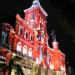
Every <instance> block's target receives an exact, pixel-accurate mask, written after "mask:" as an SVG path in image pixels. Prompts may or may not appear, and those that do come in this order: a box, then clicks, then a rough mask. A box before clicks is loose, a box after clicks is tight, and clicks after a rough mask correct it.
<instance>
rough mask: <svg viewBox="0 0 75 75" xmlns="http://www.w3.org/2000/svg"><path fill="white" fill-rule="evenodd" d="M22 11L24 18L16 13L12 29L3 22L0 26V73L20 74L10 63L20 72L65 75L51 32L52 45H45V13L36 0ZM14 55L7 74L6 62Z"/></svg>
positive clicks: (61, 54)
mask: <svg viewBox="0 0 75 75" xmlns="http://www.w3.org/2000/svg"><path fill="white" fill-rule="evenodd" d="M24 13H25V17H24V19H22V18H21V17H20V15H19V14H17V15H16V27H15V29H13V28H12V27H11V25H9V24H7V23H4V24H3V26H2V30H1V33H0V34H1V36H0V38H1V39H0V53H1V55H0V57H1V58H0V59H1V64H5V66H6V67H5V71H4V70H3V69H2V70H1V72H0V75H20V74H17V73H16V71H15V70H14V64H18V65H20V67H21V69H22V71H23V74H24V75H66V68H65V55H64V54H63V53H62V52H61V51H60V50H59V46H58V42H57V41H56V36H55V34H54V32H52V38H53V42H52V45H53V48H50V47H49V45H48V38H49V36H48V34H47V30H46V29H47V28H46V27H47V25H46V24H47V21H46V17H47V16H48V14H47V13H46V12H45V10H44V9H43V8H42V6H41V5H40V2H39V0H34V1H33V4H32V6H31V7H30V8H28V9H25V10H24ZM14 57H16V58H15V59H14V63H13V64H12V65H11V66H12V70H11V73H10V74H9V70H8V69H9V68H8V66H9V64H11V63H10V60H12V59H13V58H14ZM10 68H11V67H10ZM1 73H2V74H1ZM3 73H4V74H3ZM18 73H19V72H18ZM23 74H22V75H23Z"/></svg>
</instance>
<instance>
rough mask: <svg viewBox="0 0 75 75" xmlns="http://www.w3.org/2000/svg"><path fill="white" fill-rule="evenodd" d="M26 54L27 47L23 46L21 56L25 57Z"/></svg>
mask: <svg viewBox="0 0 75 75" xmlns="http://www.w3.org/2000/svg"><path fill="white" fill-rule="evenodd" d="M26 54H27V46H26V45H24V46H23V55H26Z"/></svg>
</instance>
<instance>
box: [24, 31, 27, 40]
mask: <svg viewBox="0 0 75 75" xmlns="http://www.w3.org/2000/svg"><path fill="white" fill-rule="evenodd" d="M24 38H25V39H27V38H28V31H27V30H25V32H24Z"/></svg>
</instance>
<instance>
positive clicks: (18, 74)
mask: <svg viewBox="0 0 75 75" xmlns="http://www.w3.org/2000/svg"><path fill="white" fill-rule="evenodd" d="M16 61H21V57H19V56H14V57H13V58H12V59H11V60H10V62H9V65H8V75H13V74H12V73H14V75H24V73H23V70H22V68H21V65H19V64H17V63H15V62H16Z"/></svg>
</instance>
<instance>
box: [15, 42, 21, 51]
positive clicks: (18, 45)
mask: <svg viewBox="0 0 75 75" xmlns="http://www.w3.org/2000/svg"><path fill="white" fill-rule="evenodd" d="M16 50H17V51H19V52H21V42H18V43H17V47H16Z"/></svg>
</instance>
